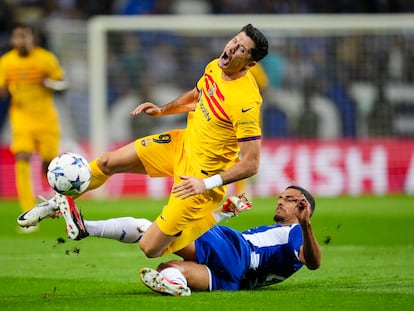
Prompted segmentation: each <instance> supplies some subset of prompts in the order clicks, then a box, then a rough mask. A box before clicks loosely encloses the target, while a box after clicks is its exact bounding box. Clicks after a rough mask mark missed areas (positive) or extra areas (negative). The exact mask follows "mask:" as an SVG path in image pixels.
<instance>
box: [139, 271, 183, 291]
mask: <svg viewBox="0 0 414 311" xmlns="http://www.w3.org/2000/svg"><path fill="white" fill-rule="evenodd" d="M140 276H141V280H142V282H143V283H144V284H145V286H147V287H148V288H149V289H151V290H153V291H155V292H157V293H160V294H164V295H171V296H191V289H190V288H189V287H187V286H184V285H182V284H176V283H172V282H171V281H169V280H167V279H166V278H165V277H163V276H162V275H161V274H160V273H159V272H158V271H156V270H153V269H151V268H143V269H142V270H141V273H140Z"/></svg>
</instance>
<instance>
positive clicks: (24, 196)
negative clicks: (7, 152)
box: [15, 160, 35, 212]
mask: <svg viewBox="0 0 414 311" xmlns="http://www.w3.org/2000/svg"><path fill="white" fill-rule="evenodd" d="M15 172H16V188H17V195H18V199H19V203H20V207H21V209H22V210H23V211H24V212H25V211H28V210H30V209H32V208H33V206H34V205H35V198H34V195H33V186H32V176H31V169H30V162H28V161H25V160H17V161H16V164H15Z"/></svg>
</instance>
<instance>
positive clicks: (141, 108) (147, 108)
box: [131, 102, 161, 117]
mask: <svg viewBox="0 0 414 311" xmlns="http://www.w3.org/2000/svg"><path fill="white" fill-rule="evenodd" d="M140 113H146V114H147V115H149V116H151V117H158V116H160V115H161V109H160V107H158V106H157V105H155V104H153V103H150V102H145V103H142V104H140V105H138V106H137V107H136V108H135V109H134V110H132V111H131V115H132V116H137V115H139V114H140Z"/></svg>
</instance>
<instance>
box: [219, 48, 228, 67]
mask: <svg viewBox="0 0 414 311" xmlns="http://www.w3.org/2000/svg"><path fill="white" fill-rule="evenodd" d="M219 61H220V64H221V65H224V66H226V65H228V63H229V62H230V57H229V55H228V54H227V52H226V51H224V52H223V53H222V54H221V56H220V58H219Z"/></svg>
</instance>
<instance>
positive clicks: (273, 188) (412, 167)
mask: <svg viewBox="0 0 414 311" xmlns="http://www.w3.org/2000/svg"><path fill="white" fill-rule="evenodd" d="M82 150H87V148H81V149H78V150H76V151H75V152H80V153H81V154H83V155H84V156H85V157H87V158H89V157H88V153H87V152H86V151H85V152H84V151H82ZM65 151H66V150H65ZM68 151H73V150H68ZM32 162H33V163H32V164H33V165H32V167H33V170H32V171H33V176H32V177H33V180H34V182H35V191H36V193H39V194H42V193H45V192H48V191H49V189H45V187H44V186H42V183H41V178H40V177H41V176H40V174H41V170H40V159H39V158H37V157H34V158H33V160H32ZM249 183H250V191H251V193H252V194H253V195H255V196H270V195H276V194H278V193H280V192H281V191H282V190H283V189H284V188H285V187H286V186H288V185H290V184H298V185H301V186H304V187H305V188H307V189H309V190H310V191H312V192H313V193H314V194H316V195H320V196H336V195H355V196H357V195H362V194H376V195H383V194H389V193H407V194H414V139H400V140H396V139H389V140H388V139H377V140H349V141H348V140H334V141H326V142H325V141H320V140H303V141H302V140H264V141H263V144H262V153H261V162H260V169H259V172H258V174H257V175H256V176H255V177H254V178H252V179H251V180H249ZM171 185H172V180H171V178H149V177H147V176H142V175H133V174H119V175H115V176H113V177H111V178H110V179H109V180H108V182H107V183H106V185H105V193H106V195H107V196H111V197H120V196H146V197H154V198H162V197H165V196H167V195H168V193H169V191H170V188H171ZM233 189H234V186H230V191H233ZM15 196H16V189H15V183H14V160H13V157H12V155H11V153H10V152H9V150H8V148H7V147H5V146H3V147H0V197H1V198H14V197H15Z"/></svg>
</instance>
